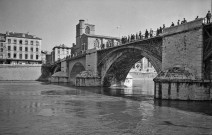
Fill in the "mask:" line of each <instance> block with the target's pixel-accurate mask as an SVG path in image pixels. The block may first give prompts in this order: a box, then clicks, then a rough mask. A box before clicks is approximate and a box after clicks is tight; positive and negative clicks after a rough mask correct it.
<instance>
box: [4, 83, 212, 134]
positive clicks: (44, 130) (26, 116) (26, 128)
mask: <svg viewBox="0 0 212 135" xmlns="http://www.w3.org/2000/svg"><path fill="white" fill-rule="evenodd" d="M134 84H136V83H134ZM137 84H138V85H135V86H134V87H133V88H132V89H130V88H102V87H74V86H70V85H66V84H59V85H58V84H57V85H56V84H45V83H39V82H36V83H14V84H12V83H4V84H3V83H2V84H1V83H0V134H37V135H39V134H45V135H52V134H74V135H75V134H76V135H77V134H167V133H168V134H174V133H176V134H182V133H184V131H185V132H186V133H187V134H192V133H193V134H195V133H196V131H198V133H201V134H206V133H210V132H212V129H211V127H212V125H211V124H212V123H211V121H212V118H211V116H209V115H211V111H212V109H211V108H212V106H211V105H212V104H211V103H209V102H207V103H205V102H179V101H161V100H154V99H153V91H154V90H153V88H154V85H153V82H152V81H149V82H148V81H139V82H138V83H137ZM147 85H150V86H147ZM196 112H198V113H196ZM205 114H207V115H205ZM184 125H186V126H184ZM198 125H201V126H198ZM165 127H166V128H165ZM170 131H174V133H172V132H171V133H170Z"/></svg>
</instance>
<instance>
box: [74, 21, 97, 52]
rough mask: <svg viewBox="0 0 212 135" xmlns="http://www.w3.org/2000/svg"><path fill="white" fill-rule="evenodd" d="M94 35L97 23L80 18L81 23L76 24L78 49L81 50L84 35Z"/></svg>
mask: <svg viewBox="0 0 212 135" xmlns="http://www.w3.org/2000/svg"><path fill="white" fill-rule="evenodd" d="M83 34H86V35H94V34H95V25H93V24H87V23H85V20H79V23H78V24H77V25H76V49H77V50H78V49H79V50H80V48H81V43H82V42H81V41H82V35H83Z"/></svg>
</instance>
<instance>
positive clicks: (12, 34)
mask: <svg viewBox="0 0 212 135" xmlns="http://www.w3.org/2000/svg"><path fill="white" fill-rule="evenodd" d="M6 36H7V37H17V38H28V39H38V40H42V39H41V38H39V37H36V36H35V35H30V34H29V33H17V32H6Z"/></svg>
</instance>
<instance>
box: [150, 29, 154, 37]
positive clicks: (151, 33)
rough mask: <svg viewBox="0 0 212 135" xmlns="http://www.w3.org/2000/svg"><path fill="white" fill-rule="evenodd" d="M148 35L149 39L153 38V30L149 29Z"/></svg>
mask: <svg viewBox="0 0 212 135" xmlns="http://www.w3.org/2000/svg"><path fill="white" fill-rule="evenodd" d="M149 35H150V37H152V36H153V30H152V28H151V29H150V31H149Z"/></svg>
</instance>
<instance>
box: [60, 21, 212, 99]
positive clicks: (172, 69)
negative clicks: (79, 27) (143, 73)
mask: <svg viewBox="0 0 212 135" xmlns="http://www.w3.org/2000/svg"><path fill="white" fill-rule="evenodd" d="M211 27H212V24H207V25H204V24H203V19H202V18H200V19H197V20H194V21H191V22H188V23H185V24H181V25H178V26H174V27H169V28H166V29H164V31H163V33H162V34H161V35H159V36H156V37H152V38H148V39H143V40H136V41H133V42H130V43H126V44H123V45H119V46H114V47H111V48H107V49H103V50H95V49H93V50H87V51H86V53H84V54H82V55H80V56H76V57H73V58H68V59H66V60H65V61H62V62H61V70H62V69H63V70H62V71H64V72H67V74H68V81H69V82H72V83H75V85H77V86H111V85H114V84H116V85H122V84H123V82H124V80H125V78H126V76H127V74H128V72H129V70H130V69H131V67H132V66H133V65H134V64H135V63H136V62H137V61H138V60H140V59H141V58H143V57H146V58H147V59H149V60H150V62H151V63H152V65H153V66H154V68H155V69H156V71H157V72H158V76H157V77H156V78H155V79H154V81H155V98H159V99H175V100H178V99H179V100H212V90H211V89H212V88H211V83H210V80H211V78H212V74H211V72H212V58H211V54H212V51H211V50H212V49H211V48H212V47H211V46H212V42H211V35H212V30H211ZM62 65H63V66H62ZM82 71H83V72H82Z"/></svg>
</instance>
